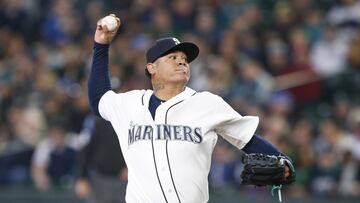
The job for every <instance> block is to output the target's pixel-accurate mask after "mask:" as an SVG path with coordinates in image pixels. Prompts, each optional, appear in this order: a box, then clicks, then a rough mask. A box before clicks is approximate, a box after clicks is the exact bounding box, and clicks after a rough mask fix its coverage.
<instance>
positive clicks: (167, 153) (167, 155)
mask: <svg viewBox="0 0 360 203" xmlns="http://www.w3.org/2000/svg"><path fill="white" fill-rule="evenodd" d="M195 94H196V92H195V93H194V94H192V95H191V96H194V95H195ZM183 101H184V100H181V101H179V102H177V103H175V104H173V105H172V106H170V107H169V108H168V110H167V111H166V113H165V124H167V118H168V117H167V116H168V113H169V110H170V109H171V108H172V107H174V106H175V105H177V104H180V103H181V102H183ZM168 142H169V141H168V140H166V158H167V162H168V166H169V171H170V176H171V181H172V184H173V186H174V189H175V192H176V196H177V198H178V200H179V203H181V200H180V197H179V194H178V192H177V189H176V186H175V182H174V178H173V175H172V172H171V166H170V160H169V152H168Z"/></svg>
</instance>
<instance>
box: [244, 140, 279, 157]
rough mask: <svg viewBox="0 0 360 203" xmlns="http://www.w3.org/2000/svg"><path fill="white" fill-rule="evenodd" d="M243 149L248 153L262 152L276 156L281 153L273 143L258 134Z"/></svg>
mask: <svg viewBox="0 0 360 203" xmlns="http://www.w3.org/2000/svg"><path fill="white" fill-rule="evenodd" d="M242 150H243V151H244V152H245V153H247V154H250V153H262V154H268V155H276V156H278V155H280V154H281V152H280V151H279V150H278V149H277V148H276V147H275V146H274V145H273V144H271V143H270V142H269V141H267V140H265V139H264V138H262V137H260V136H258V135H254V136H253V137H252V138H251V139H250V141H249V142H248V143H247V144H246V145H245V147H244V148H243V149H242Z"/></svg>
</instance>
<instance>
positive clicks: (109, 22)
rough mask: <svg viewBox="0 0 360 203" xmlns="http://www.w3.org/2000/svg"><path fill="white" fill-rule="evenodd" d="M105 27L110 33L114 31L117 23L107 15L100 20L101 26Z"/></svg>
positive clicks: (112, 17)
mask: <svg viewBox="0 0 360 203" xmlns="http://www.w3.org/2000/svg"><path fill="white" fill-rule="evenodd" d="M104 25H106V27H107V29H108V30H109V31H110V32H112V31H114V30H115V29H116V26H117V21H116V18H115V17H114V16H111V15H108V16H105V17H104V18H103V19H101V26H104Z"/></svg>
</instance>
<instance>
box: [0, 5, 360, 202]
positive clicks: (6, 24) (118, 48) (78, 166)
mask: <svg viewBox="0 0 360 203" xmlns="http://www.w3.org/2000/svg"><path fill="white" fill-rule="evenodd" d="M109 13H114V14H116V15H117V16H120V18H121V20H122V26H121V28H120V30H119V32H118V35H117V37H116V38H115V41H114V42H113V43H112V44H111V49H110V63H109V68H110V72H111V83H112V87H113V89H115V90H116V91H126V90H131V89H137V88H140V89H143V88H151V87H150V86H149V81H148V79H147V78H146V77H145V74H144V67H145V55H144V54H145V51H146V50H147V48H148V47H149V46H150V45H151V43H152V42H153V41H154V40H155V39H158V38H161V37H168V36H175V37H177V38H179V39H180V40H181V41H192V42H194V43H196V44H197V45H198V46H199V47H200V50H201V51H200V55H199V57H198V58H197V59H196V60H195V61H194V62H192V64H191V72H192V75H191V81H190V83H189V86H190V87H192V88H193V89H195V90H198V91H202V90H208V91H210V92H212V93H215V94H218V95H220V96H222V97H223V98H224V99H225V100H226V101H227V102H229V103H230V104H231V105H232V107H233V108H234V109H236V110H237V111H238V112H239V113H240V114H242V115H257V116H259V117H260V125H259V127H258V131H257V133H258V134H260V135H262V136H264V137H265V138H266V139H268V140H270V141H271V142H272V143H274V144H275V145H276V146H277V147H279V148H280V149H281V150H282V151H283V152H284V153H285V154H287V155H289V156H290V157H291V158H292V159H293V161H294V163H295V166H296V169H297V182H296V183H295V184H294V185H292V186H290V187H286V188H284V191H283V195H284V197H283V199H284V200H285V202H324V201H326V202H338V203H340V202H360V166H359V163H360V106H359V103H360V1H359V0H317V1H315V0H132V1H131V0H102V1H100V0H52V1H47V0H0V202H4V203H7V202H12V203H17V202H27V203H29V202H34V203H35V202H36V203H38V202H44V203H52V202H69V203H72V202H73V203H75V202H87V201H88V199H91V196H94V193H95V189H94V188H92V189H89V188H91V187H94V186H90V187H89V185H91V184H92V183H93V181H91V174H92V173H93V171H102V172H103V174H105V176H106V177H108V178H109V180H110V181H112V180H116V181H118V183H119V184H120V186H119V188H120V189H122V190H123V188H124V184H125V185H126V166H125V165H124V162H123V159H122V157H121V153H119V152H120V151H119V147H118V143H117V140H116V137H115V135H113V132H112V129H111V127H110V128H108V127H106V125H107V123H104V122H103V121H101V120H99V119H97V118H95V116H93V115H92V114H91V112H90V110H89V104H88V100H87V85H86V82H87V75H88V72H89V68H90V64H91V56H92V47H93V34H94V30H95V27H96V22H97V20H98V19H100V18H101V17H103V16H105V15H107V14H109ZM104 134H108V139H107V141H102V140H105V138H101V136H102V135H103V136H105V135H104ZM98 136H100V139H97V137H98ZM111 143H113V144H112V145H113V147H112V149H111V150H113V151H111V150H106V148H107V147H104V146H109V145H111ZM114 143H115V144H114ZM97 145H100V146H97ZM114 152H116V153H114ZM94 154H95V155H94ZM239 157H240V156H239V152H238V151H237V150H236V149H235V148H234V147H232V146H230V145H229V144H228V143H227V142H224V141H223V140H222V139H220V140H219V141H218V143H217V146H216V148H215V150H214V153H213V163H212V167H211V172H210V175H209V182H210V194H211V195H210V202H211V203H222V202H225V203H226V202H248V201H252V202H266V201H268V202H277V198H276V197H271V194H270V189H269V188H254V187H245V186H241V185H240V184H239V183H240V177H239V176H240V173H241V170H242V165H241V163H240V160H239ZM111 163H112V164H111ZM89 180H90V181H89ZM104 193H106V191H103V192H101V194H104ZM118 194H119V195H118V196H121V195H123V193H122V192H121V191H120V192H119V193H118ZM104 203H105V201H104Z"/></svg>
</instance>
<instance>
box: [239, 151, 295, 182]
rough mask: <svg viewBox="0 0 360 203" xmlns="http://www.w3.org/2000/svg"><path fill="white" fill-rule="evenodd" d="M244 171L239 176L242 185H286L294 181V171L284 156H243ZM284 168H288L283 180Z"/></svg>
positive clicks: (255, 154)
mask: <svg viewBox="0 0 360 203" xmlns="http://www.w3.org/2000/svg"><path fill="white" fill-rule="evenodd" d="M242 163H243V164H244V170H243V172H242V174H241V178H242V182H241V183H242V184H244V185H256V186H266V185H286V184H290V183H292V182H294V181H295V176H296V175H295V169H294V166H293V165H292V163H291V161H290V159H289V158H288V157H286V156H282V155H280V156H274V155H265V154H257V153H254V154H244V155H243V157H242ZM285 166H288V168H289V176H288V177H287V178H285Z"/></svg>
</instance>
